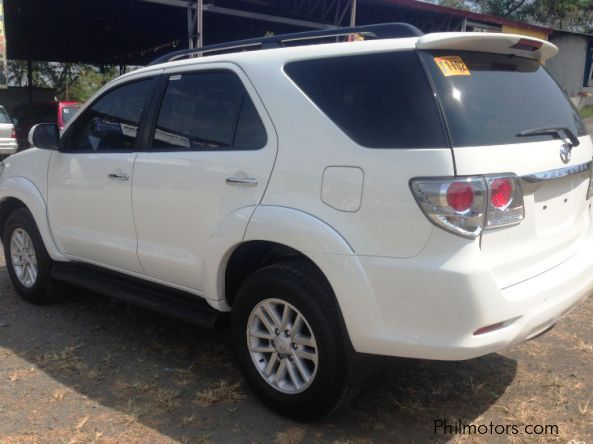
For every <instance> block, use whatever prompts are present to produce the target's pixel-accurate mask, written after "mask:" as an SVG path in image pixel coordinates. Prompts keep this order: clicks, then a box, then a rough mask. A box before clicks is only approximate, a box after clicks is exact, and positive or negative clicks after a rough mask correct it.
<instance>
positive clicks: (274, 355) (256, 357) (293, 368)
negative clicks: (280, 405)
mask: <svg viewBox="0 0 593 444" xmlns="http://www.w3.org/2000/svg"><path fill="white" fill-rule="evenodd" d="M247 347H248V349H249V353H250V355H251V359H252V360H253V363H254V364H255V368H257V370H258V371H259V374H260V375H261V377H262V378H264V380H265V381H266V382H267V383H268V384H270V385H271V386H272V387H274V388H275V389H276V390H278V391H280V392H282V393H286V394H291V395H292V394H297V393H301V392H303V391H305V390H306V389H307V388H308V387H309V386H310V385H311V384H312V383H313V381H314V380H315V375H316V374H317V367H318V358H319V356H318V348H317V342H316V341H315V335H314V334H313V330H312V329H311V327H310V325H309V323H308V322H307V320H306V319H305V317H304V316H303V314H302V313H301V312H300V311H299V310H297V309H296V308H295V307H294V306H293V305H292V304H289V303H288V302H286V301H283V300H280V299H265V300H263V301H261V302H260V303H259V304H258V305H256V306H255V307H254V309H253V310H252V311H251V314H250V315H249V320H248V322H247Z"/></svg>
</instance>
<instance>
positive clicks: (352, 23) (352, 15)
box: [350, 0, 356, 27]
mask: <svg viewBox="0 0 593 444" xmlns="http://www.w3.org/2000/svg"><path fill="white" fill-rule="evenodd" d="M350 26H351V27H352V26H356V0H352V6H351V8H350Z"/></svg>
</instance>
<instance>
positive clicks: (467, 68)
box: [421, 51, 587, 146]
mask: <svg viewBox="0 0 593 444" xmlns="http://www.w3.org/2000/svg"><path fill="white" fill-rule="evenodd" d="M421 57H423V59H424V62H425V65H426V67H427V68H428V71H429V73H430V75H431V77H432V79H433V81H434V84H435V86H436V90H437V94H438V96H439V98H440V101H441V103H442V105H443V109H444V112H445V117H446V120H447V124H448V127H449V131H450V133H451V139H452V143H453V146H478V145H501V144H509V143H523V142H533V141H538V140H547V139H549V138H550V137H552V136H551V135H540V136H533V137H529V138H525V137H518V136H517V134H518V133H520V132H521V131H525V130H530V129H535V128H543V127H547V128H550V127H555V128H558V127H563V128H568V129H569V130H571V131H572V132H573V133H574V134H576V135H577V136H582V135H585V134H587V130H586V128H585V126H584V124H583V121H582V120H581V118H580V116H579V114H578V113H577V111H576V110H575V109H574V107H573V106H572V104H571V103H570V101H569V99H568V98H567V97H566V95H565V94H564V93H563V92H562V91H561V90H560V88H559V87H558V85H557V84H556V82H555V81H554V80H553V79H552V77H551V76H550V75H549V74H548V73H547V71H546V70H545V69H544V68H543V67H542V66H541V65H540V64H539V63H538V62H537V61H535V60H530V59H526V58H522V57H516V56H509V55H502V54H487V53H481V52H469V51H430V52H424V51H423V52H421ZM437 62H440V63H437ZM449 62H452V63H453V65H447V63H449ZM443 64H444V65H445V66H443ZM449 68H450V69H449Z"/></svg>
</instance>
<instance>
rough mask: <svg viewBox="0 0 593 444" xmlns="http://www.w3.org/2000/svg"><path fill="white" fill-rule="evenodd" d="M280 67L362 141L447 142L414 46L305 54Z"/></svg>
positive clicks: (372, 144)
mask: <svg viewBox="0 0 593 444" xmlns="http://www.w3.org/2000/svg"><path fill="white" fill-rule="evenodd" d="M284 70H285V72H286V74H288V76H289V77H290V78H291V79H292V80H293V81H294V82H295V83H296V84H297V86H298V87H299V88H300V89H301V90H302V91H303V92H304V93H305V94H306V95H307V96H308V97H309V98H310V99H311V100H312V101H313V102H314V103H315V105H317V107H318V108H320V109H321V111H323V112H324V113H325V114H326V115H327V116H328V117H329V118H330V119H331V120H332V121H333V122H334V123H335V124H336V125H337V126H339V127H340V128H341V129H342V131H344V132H345V133H346V134H347V135H348V136H350V138H351V139H352V140H354V141H355V142H356V143H358V144H360V145H362V146H365V147H368V148H433V147H445V146H447V141H446V138H445V134H444V132H443V127H442V123H441V120H440V116H439V114H438V109H437V105H436V101H435V99H434V96H433V94H432V91H431V88H430V85H429V84H428V81H427V79H426V75H425V74H424V72H423V69H422V65H421V64H420V60H419V58H418V55H417V54H416V53H415V52H413V51H403V52H389V53H378V54H365V55H356V56H346V57H332V58H324V59H315V60H305V61H299V62H292V63H288V64H287V65H286V66H285V68H284Z"/></svg>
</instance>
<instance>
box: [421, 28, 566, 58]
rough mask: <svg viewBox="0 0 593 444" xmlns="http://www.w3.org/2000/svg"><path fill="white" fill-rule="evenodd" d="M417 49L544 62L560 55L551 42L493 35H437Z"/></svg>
mask: <svg viewBox="0 0 593 444" xmlns="http://www.w3.org/2000/svg"><path fill="white" fill-rule="evenodd" d="M416 48H417V49H451V50H459V51H481V52H494V53H498V54H514V55H517V56H520V57H529V58H531V59H536V60H539V61H540V62H543V61H545V60H547V59H549V58H552V57H554V56H555V55H556V54H557V53H558V47H557V46H556V45H554V44H552V43H550V42H548V41H547V40H541V39H537V38H535V37H528V36H524V35H518V34H503V33H489V32H436V33H433V34H426V35H424V36H422V37H420V38H419V39H418V41H417V42H416Z"/></svg>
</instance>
